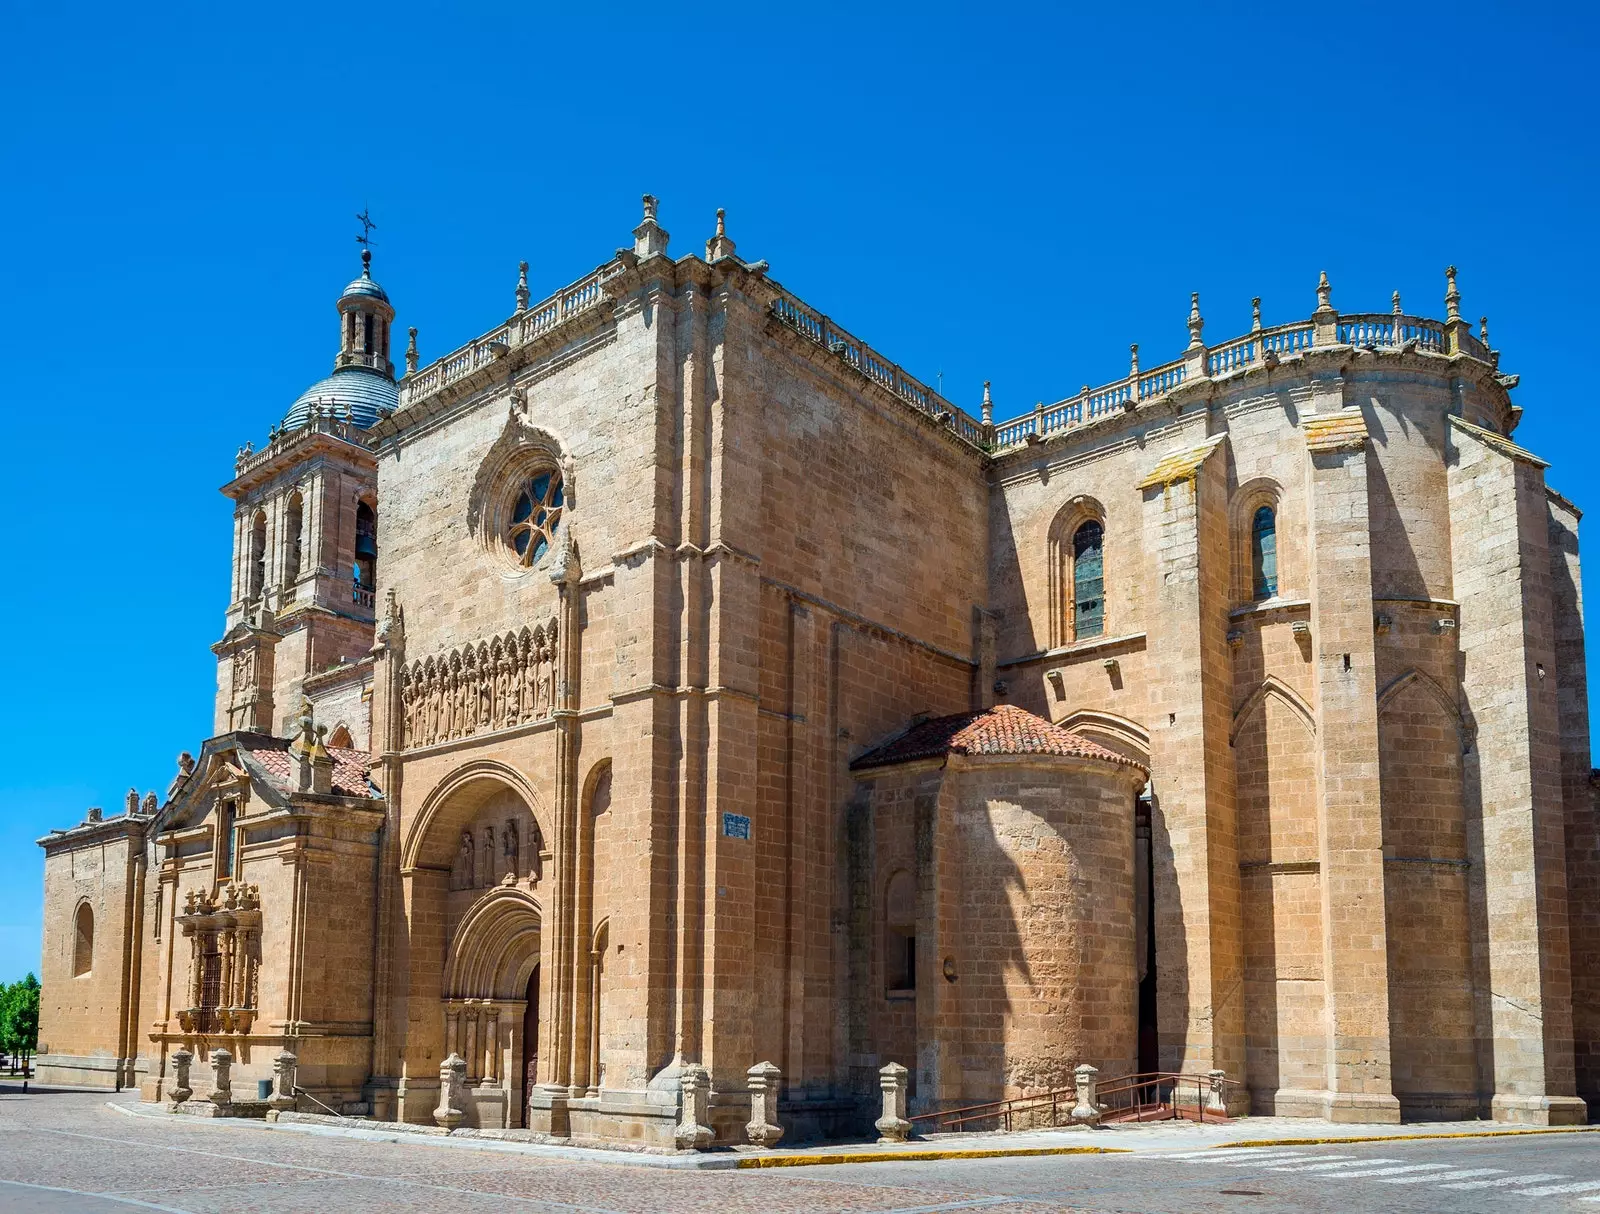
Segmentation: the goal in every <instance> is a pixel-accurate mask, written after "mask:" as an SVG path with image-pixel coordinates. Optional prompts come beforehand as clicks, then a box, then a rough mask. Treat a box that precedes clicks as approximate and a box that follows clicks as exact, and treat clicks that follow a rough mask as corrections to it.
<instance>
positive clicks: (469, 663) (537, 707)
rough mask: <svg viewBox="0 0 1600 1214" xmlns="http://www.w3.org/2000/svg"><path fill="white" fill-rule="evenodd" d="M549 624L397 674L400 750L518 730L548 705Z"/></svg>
mask: <svg viewBox="0 0 1600 1214" xmlns="http://www.w3.org/2000/svg"><path fill="white" fill-rule="evenodd" d="M556 654H557V646H556V622H555V621H554V620H551V621H549V622H548V623H545V624H540V625H539V626H538V627H536V628H534V629H532V630H531V631H530V630H529V629H527V628H524V629H522V630H521V631H520V632H517V633H506V634H505V635H504V636H498V637H495V638H494V639H493V640H492V641H480V642H478V643H477V644H476V645H472V644H468V645H463V646H461V647H460V648H459V649H453V650H451V651H450V652H448V653H445V654H440V655H436V656H432V657H429V658H426V659H423V660H419V661H416V662H413V663H412V664H411V665H410V666H408V667H407V668H406V669H405V671H404V672H403V673H402V675H401V680H400V698H401V702H402V704H403V705H404V709H405V731H404V738H405V745H406V747H408V748H410V747H414V746H431V745H433V744H434V743H437V742H448V741H452V740H454V739H457V738H466V737H471V736H473V735H474V734H480V733H489V732H491V731H493V730H497V729H508V728H510V727H512V726H515V725H525V724H527V723H528V722H530V721H537V720H539V719H541V718H543V717H547V716H549V715H550V712H551V709H552V707H553V705H554V702H555V689H556V686H557V682H556V679H557V672H556Z"/></svg>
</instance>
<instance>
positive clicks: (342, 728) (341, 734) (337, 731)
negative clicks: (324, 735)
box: [328, 723, 356, 750]
mask: <svg viewBox="0 0 1600 1214" xmlns="http://www.w3.org/2000/svg"><path fill="white" fill-rule="evenodd" d="M355 744H356V743H355V739H354V738H352V737H351V736H350V727H349V726H348V725H345V724H343V723H340V724H338V725H336V726H334V729H333V732H332V733H330V734H329V735H328V745H329V746H338V747H341V748H343V749H345V750H349V749H350V748H351V747H352V746H354V745H355Z"/></svg>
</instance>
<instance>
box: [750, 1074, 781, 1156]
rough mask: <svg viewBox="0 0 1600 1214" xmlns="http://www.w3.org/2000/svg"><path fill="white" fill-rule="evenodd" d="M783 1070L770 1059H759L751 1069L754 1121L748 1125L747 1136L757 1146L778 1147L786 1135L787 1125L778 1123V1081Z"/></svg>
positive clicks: (752, 1114)
mask: <svg viewBox="0 0 1600 1214" xmlns="http://www.w3.org/2000/svg"><path fill="white" fill-rule="evenodd" d="M782 1078H783V1072H782V1071H780V1070H779V1069H778V1068H777V1066H775V1065H774V1064H773V1063H770V1062H758V1063H756V1064H755V1066H753V1067H751V1068H750V1071H749V1079H750V1121H749V1124H747V1125H746V1126H745V1127H744V1132H745V1136H746V1137H747V1138H748V1139H749V1140H750V1145H751V1146H755V1147H775V1146H777V1145H778V1140H779V1139H780V1138H782V1137H783V1127H782V1126H781V1125H779V1124H778V1083H779V1081H780V1080H781V1079H782Z"/></svg>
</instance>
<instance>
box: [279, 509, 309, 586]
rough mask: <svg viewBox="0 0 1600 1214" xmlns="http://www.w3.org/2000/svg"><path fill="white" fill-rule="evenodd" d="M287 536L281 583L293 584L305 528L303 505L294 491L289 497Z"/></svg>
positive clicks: (295, 578) (297, 570) (285, 584)
mask: <svg viewBox="0 0 1600 1214" xmlns="http://www.w3.org/2000/svg"><path fill="white" fill-rule="evenodd" d="M287 530H288V536H287V537H286V538H287V543H286V544H285V550H284V554H283V584H284V586H285V587H286V588H287V587H289V586H293V585H294V584H295V582H297V581H298V580H299V578H300V546H301V538H302V535H303V533H304V530H305V507H304V505H303V504H302V502H301V500H300V495H299V494H298V493H296V494H295V495H294V496H293V497H291V498H290V499H289V518H288V526H287Z"/></svg>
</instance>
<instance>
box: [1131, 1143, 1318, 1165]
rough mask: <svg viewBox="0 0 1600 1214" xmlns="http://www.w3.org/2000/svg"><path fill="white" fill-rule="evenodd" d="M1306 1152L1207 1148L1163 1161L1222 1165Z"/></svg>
mask: <svg viewBox="0 0 1600 1214" xmlns="http://www.w3.org/2000/svg"><path fill="white" fill-rule="evenodd" d="M1304 1154H1305V1152H1304V1151H1292V1150H1290V1149H1289V1148H1288V1147H1225V1148H1222V1149H1220V1150H1219V1149H1218V1148H1217V1147H1207V1148H1206V1149H1205V1150H1203V1151H1175V1152H1173V1153H1172V1154H1171V1155H1163V1156H1161V1158H1162V1159H1215V1160H1216V1161H1217V1162H1218V1163H1221V1162H1222V1161H1223V1160H1225V1159H1233V1158H1235V1157H1240V1156H1242V1157H1243V1158H1246V1159H1262V1158H1264V1157H1266V1156H1268V1155H1304Z"/></svg>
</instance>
